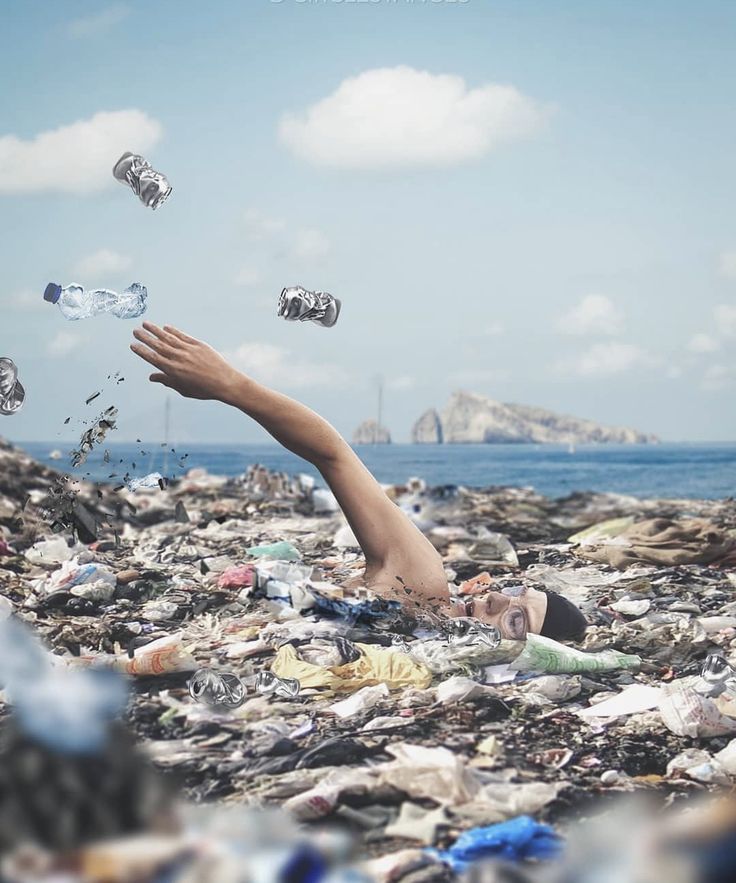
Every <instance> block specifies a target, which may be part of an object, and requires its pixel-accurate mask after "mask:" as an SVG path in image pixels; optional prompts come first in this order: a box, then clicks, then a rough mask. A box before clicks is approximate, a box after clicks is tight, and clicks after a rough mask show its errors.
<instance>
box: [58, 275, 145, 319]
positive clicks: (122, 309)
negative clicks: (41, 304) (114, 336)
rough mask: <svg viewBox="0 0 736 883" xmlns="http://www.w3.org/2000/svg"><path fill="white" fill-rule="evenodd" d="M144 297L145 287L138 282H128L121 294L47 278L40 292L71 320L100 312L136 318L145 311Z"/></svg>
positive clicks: (87, 317)
mask: <svg viewBox="0 0 736 883" xmlns="http://www.w3.org/2000/svg"><path fill="white" fill-rule="evenodd" d="M147 297H148V290H147V289H146V286H145V285H141V284H140V282H134V283H133V284H132V285H129V286H128V287H127V288H126V289H125V291H123V292H122V294H118V293H117V292H116V291H111V290H110V289H109V288H93V289H91V290H89V291H85V289H84V288H82V286H81V285H77V284H76V283H72V284H71V285H67V286H66V288H62V287H61V285H57V284H56V282H49V284H48V285H47V286H46V291H44V293H43V299H44V300H45V301H48V303H50V304H58V305H59V309H60V310H61V312H62V315H63V316H64V317H65V318H66V319H69V320H70V321H72V322H74V321H76V320H77V319H89V318H90V316H97V315H99V314H100V313H112V315H113V316H116V317H117V318H118V319H135V318H136V317H137V316H140V315H142V314H143V313H145V311H146V298H147Z"/></svg>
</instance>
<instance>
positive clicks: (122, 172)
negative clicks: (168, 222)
mask: <svg viewBox="0 0 736 883" xmlns="http://www.w3.org/2000/svg"><path fill="white" fill-rule="evenodd" d="M112 173H113V175H114V176H115V178H116V180H118V181H120V183H121V184H127V185H128V186H129V187H130V189H131V190H132V191H133V193H135V195H136V196H137V197H138V198H139V199H140V201H141V202H142V203H143V205H145V206H147V207H148V208H150V209H153V210H154V211H155V210H156V209H157V208H158V207H159V206H160V205H163V203H164V202H166V200H167V199H168V198H169V196H170V195H171V185H170V184H169V182H168V181H167V180H166V177H165V175H162V174H161V172H157V171H156V170H155V169H154V168H152V167H151V164H150V163H149V162H148V160H147V159H144V158H143V157H142V156H140V155H139V154H137V153H131V152H130V151H126V152H125V153H124V154H123V155H122V156H121V157H120V159H119V160H118V161H117V162H116V163H115V165H114V166H113V170H112Z"/></svg>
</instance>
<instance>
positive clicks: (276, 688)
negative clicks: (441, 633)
mask: <svg viewBox="0 0 736 883" xmlns="http://www.w3.org/2000/svg"><path fill="white" fill-rule="evenodd" d="M255 688H256V690H258V692H259V693H261V694H262V695H265V696H268V695H270V694H271V693H273V694H274V695H275V696H281V697H282V698H283V699H296V697H297V696H298V695H299V693H300V692H301V689H302V685H301V684H300V683H299V681H298V680H297V679H296V678H280V677H279V676H278V675H275V674H274V673H273V672H271V671H261V672H258V674H257V675H256V680H255Z"/></svg>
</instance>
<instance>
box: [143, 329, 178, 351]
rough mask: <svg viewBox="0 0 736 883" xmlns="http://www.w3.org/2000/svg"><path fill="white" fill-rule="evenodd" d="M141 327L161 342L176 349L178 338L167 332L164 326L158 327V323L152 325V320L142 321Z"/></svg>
mask: <svg viewBox="0 0 736 883" xmlns="http://www.w3.org/2000/svg"><path fill="white" fill-rule="evenodd" d="M143 327H144V328H145V329H146V331H148V332H150V333H151V334H153V335H154V337H157V338H158V339H159V340H160V341H161V342H162V343H165V344H167V345H168V346H170V347H172V348H173V349H176V348H177V347H178V346H179V340H178V338H177V337H175V336H174V335H173V334H169V333H168V332H167V331H166V330H165V329H164V328H159V327H158V325H154V324H153V322H144V323H143Z"/></svg>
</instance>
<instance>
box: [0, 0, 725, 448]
mask: <svg viewBox="0 0 736 883" xmlns="http://www.w3.org/2000/svg"><path fill="white" fill-rule="evenodd" d="M2 20H3V33H2V35H1V36H0V48H1V49H2V51H1V52H0V80H1V81H2V82H3V83H4V84H5V86H6V87H5V88H3V89H2V90H0V121H1V122H0V218H1V220H2V229H3V231H4V232H3V235H2V237H0V305H1V306H2V312H1V313H0V317H1V318H0V350H1V351H2V352H0V355H7V356H10V357H12V358H13V359H14V360H15V361H16V363H17V364H18V366H19V369H20V377H21V379H22V381H23V383H24V385H25V386H26V389H27V402H26V405H25V407H24V409H23V410H22V411H21V412H20V413H19V414H17V415H15V416H13V417H3V418H2V423H0V433H2V434H3V435H5V436H7V437H9V438H10V439H12V440H31V439H54V438H56V437H57V434H58V433H59V432H60V431H62V430H63V421H64V419H65V418H66V417H67V416H69V415H72V416H73V417H75V418H76V417H80V416H84V415H85V414H86V413H87V412H88V410H89V409H87V408H85V405H84V399H85V398H86V397H87V396H88V395H89V394H90V393H91V392H93V391H94V390H96V389H98V388H99V387H100V386H101V385H102V383H103V381H104V380H105V378H106V377H107V375H109V374H110V373H112V372H113V371H116V370H120V371H121V372H122V373H123V375H124V376H125V378H126V379H125V382H124V383H123V384H121V385H120V386H118V387H117V388H116V389H115V390H114V394H113V393H112V392H111V393H110V396H108V397H109V398H111V400H114V401H115V403H116V404H117V405H118V407H119V409H120V413H121V421H120V432H119V433H118V438H119V439H120V440H123V439H132V438H136V437H143V438H149V439H150V438H152V437H154V438H155V437H156V436H157V435H159V434H160V431H161V429H160V427H161V422H162V412H163V397H164V395H165V394H166V392H165V390H164V389H163V388H161V387H159V386H156V385H151V384H148V382H147V379H146V378H147V375H148V371H147V370H146V368H147V366H145V365H144V364H143V363H140V362H138V361H137V360H136V358H135V357H134V356H133V354H132V353H130V352H129V351H128V349H127V344H128V342H129V339H130V334H131V331H132V327H133V323H132V322H125V321H120V320H116V319H113V318H111V317H108V316H102V317H97V318H94V319H90V320H87V321H84V322H78V323H69V322H67V321H66V320H65V319H64V318H63V317H62V316H61V314H60V313H59V312H58V310H57V309H56V308H54V307H51V306H49V305H46V304H44V303H42V302H41V294H42V292H43V289H44V287H45V285H46V283H47V282H49V281H52V280H53V281H56V282H60V283H62V284H67V283H69V282H72V281H76V282H79V283H81V284H85V285H90V286H95V285H107V286H109V287H111V288H118V289H120V288H124V287H125V286H126V285H128V284H129V283H130V282H133V281H140V282H143V283H144V284H145V285H147V287H148V290H149V304H150V305H149V309H148V312H147V318H149V319H150V320H152V321H154V322H158V323H161V324H163V323H166V322H168V323H172V324H176V325H178V326H179V327H181V328H183V329H185V330H186V331H188V332H189V333H191V334H194V335H196V336H199V337H202V338H203V339H206V340H207V341H209V342H210V343H212V344H213V345H214V346H215V347H217V348H218V349H220V350H221V351H223V352H226V353H228V354H229V355H231V356H232V358H233V359H234V360H235V361H236V362H237V364H239V365H240V366H241V367H242V368H243V369H245V370H248V371H250V373H252V374H253V376H255V377H256V378H257V379H260V380H263V381H264V382H267V383H271V384H273V385H274V386H276V387H278V388H279V389H282V390H283V391H285V392H288V393H290V394H293V395H295V396H297V397H299V398H301V399H302V400H304V401H306V402H307V403H308V404H310V405H311V406H313V407H315V408H316V409H317V410H319V411H320V412H321V413H323V414H324V415H325V416H326V417H327V418H328V419H330V420H331V421H332V422H333V423H334V424H335V425H336V426H337V427H338V429H340V430H341V431H343V432H345V433H350V432H352V430H353V428H354V427H355V426H356V425H357V423H358V422H360V420H361V419H363V418H364V417H367V416H372V415H373V412H374V410H375V378H376V376H377V375H379V374H380V375H382V376H383V378H384V383H385V387H386V392H385V416H386V422H387V424H388V425H389V427H390V429H391V430H392V433H393V435H394V438H395V439H397V440H405V439H407V438H408V432H409V429H410V426H411V423H412V422H413V420H414V419H415V418H416V417H418V416H419V415H420V413H421V412H422V411H423V410H424V409H425V408H427V407H429V406H433V405H435V406H438V407H439V406H442V405H443V404H444V403H445V402H446V400H447V398H448V396H449V394H450V392H451V391H452V390H455V389H469V390H472V391H474V392H479V393H483V394H486V395H489V396H491V397H492V398H496V399H500V400H502V401H517V402H523V403H526V404H532V405H539V406H543V407H548V408H552V409H554V410H559V411H562V412H566V413H571V414H575V415H577V416H581V417H588V418H592V419H595V420H598V421H600V422H606V423H614V424H624V425H631V426H635V427H637V428H639V429H642V430H646V431H650V432H655V433H657V434H659V435H660V436H661V437H663V438H664V439H668V440H681V439H693V440H733V439H734V438H736V409H734V408H733V394H734V386H735V385H736V363H735V361H734V353H735V352H736V214H735V213H734V205H736V184H735V183H734V182H735V181H736V174H735V173H734V161H733V157H734V148H735V146H736V145H735V144H734V142H735V140H736V120H735V113H736V112H735V110H734V108H735V107H736V104H735V102H734V91H735V88H736V87H735V85H734V84H736V52H734V33H736V5H734V4H733V3H728V2H714V0H710V2H708V0H706V2H703V3H700V4H697V5H693V4H691V3H685V2H679V0H661V2H660V0H648V2H647V3H640V2H634V0H611V2H608V0H599V2H596V3H590V2H573V0H537V2H532V0H524V2H522V0H505V2H496V0H467V2H465V3H462V2H459V0H458V2H455V3H452V2H441V3H440V2H437V3H433V2H426V3H421V2H419V0H414V2H413V3H411V2H400V0H397V2H390V0H377V2H363V3H360V2H354V3H349V2H342V3H340V2H334V0H333V2H312V3H307V2H301V3H300V2H298V0H283V2H281V3H276V2H270V0H247V2H246V0H239V2H229V0H213V2H210V3H207V4H202V3H199V2H196V3H195V2H190V0H157V2H156V3H142V2H135V0H131V2H119V3H115V2H113V3H106V2H90V0H65V2H64V3H52V2H35V0H32V2H8V0H4V2H2ZM9 84H10V87H9V88H8V85H9ZM75 124H79V125H75ZM126 149H133V150H140V151H141V152H142V153H144V155H145V156H147V157H148V158H149V159H150V160H151V162H152V163H153V165H154V166H155V167H156V168H158V169H160V170H161V171H163V172H164V173H165V174H166V175H167V176H168V177H169V179H170V181H171V183H172V185H173V188H174V189H173V193H172V196H171V198H170V200H169V201H168V202H167V203H166V204H165V205H164V206H162V207H161V208H160V209H158V210H157V211H156V212H151V211H150V210H148V209H146V208H145V207H144V206H142V205H141V204H140V203H139V202H137V200H136V199H135V197H134V195H133V194H132V193H130V191H127V190H126V189H125V188H123V187H122V186H121V185H119V184H117V183H116V182H115V181H114V180H113V178H112V175H111V174H110V172H109V169H110V168H111V167H112V165H113V163H114V162H115V160H116V159H117V157H118V156H119V154H120V153H122V152H123V150H126ZM291 284H303V285H305V286H307V287H310V288H320V289H323V290H327V291H331V292H333V293H334V294H335V295H337V296H338V297H340V298H341V299H342V301H343V304H344V306H343V313H342V315H341V318H340V321H339V323H338V324H337V325H336V326H335V327H334V328H332V329H329V330H326V329H322V328H319V327H317V326H313V325H309V324H300V323H294V324H292V323H286V322H283V321H282V320H280V319H278V318H276V315H275V305H276V301H277V298H278V294H279V292H280V290H281V288H282V287H283V286H284V285H291ZM90 407H94V406H90ZM173 419H174V426H175V435H176V437H177V439H178V440H179V441H194V440H202V441H218V440H222V441H237V440H243V441H259V440H261V439H262V438H263V436H262V434H261V432H260V430H259V429H258V428H257V427H255V426H253V424H251V423H249V421H247V420H245V419H244V418H243V417H242V416H241V415H239V414H236V413H234V412H229V411H228V410H227V409H225V408H224V407H222V406H217V405H214V404H201V403H191V402H185V401H183V400H181V399H176V400H174V402H173ZM67 431H68V430H67ZM75 431H76V430H75ZM72 435H73V434H71V435H70V436H69V437H70V438H71V437H72Z"/></svg>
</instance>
